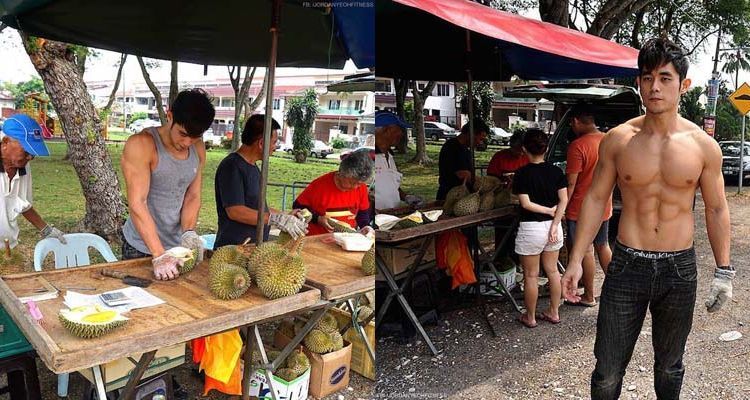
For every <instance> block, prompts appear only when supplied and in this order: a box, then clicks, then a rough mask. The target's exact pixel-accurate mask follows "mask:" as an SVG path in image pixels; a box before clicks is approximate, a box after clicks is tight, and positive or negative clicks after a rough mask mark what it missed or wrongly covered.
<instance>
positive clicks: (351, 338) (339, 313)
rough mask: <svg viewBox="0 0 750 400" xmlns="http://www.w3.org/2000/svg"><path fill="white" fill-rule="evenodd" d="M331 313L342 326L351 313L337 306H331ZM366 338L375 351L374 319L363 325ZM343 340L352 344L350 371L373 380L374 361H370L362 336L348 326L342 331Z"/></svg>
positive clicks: (348, 319)
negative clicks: (344, 331)
mask: <svg viewBox="0 0 750 400" xmlns="http://www.w3.org/2000/svg"><path fill="white" fill-rule="evenodd" d="M331 313H332V314H333V316H334V317H336V321H338V323H339V326H343V325H345V324H347V323H349V322H350V321H351V319H352V316H351V315H352V314H351V313H350V312H348V311H345V310H340V309H338V308H332V309H331ZM363 328H364V330H365V335H367V340H368V341H369V342H370V345H371V346H372V350H373V352H375V321H374V320H373V321H370V323H369V324H367V326H363ZM344 340H346V341H348V342H349V343H351V344H352V363H351V368H352V371H354V372H356V373H358V374H360V375H362V376H364V377H365V378H368V379H372V380H375V363H374V362H372V359H371V358H370V354H369V353H368V352H367V346H366V345H365V342H364V341H363V340H362V338H361V337H360V336H359V334H357V330H356V329H354V328H353V327H352V328H349V329H348V330H347V331H346V333H344Z"/></svg>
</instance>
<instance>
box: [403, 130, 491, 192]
mask: <svg viewBox="0 0 750 400" xmlns="http://www.w3.org/2000/svg"><path fill="white" fill-rule="evenodd" d="M440 147H441V146H439V145H431V144H428V145H427V154H428V156H429V157H430V158H431V159H432V161H433V164H431V165H428V166H421V165H418V164H413V163H410V162H409V160H411V159H412V158H413V157H414V154H415V151H414V149H409V152H407V154H396V165H397V166H398V170H399V171H400V172H401V173H402V174H403V175H404V176H403V178H402V180H401V189H403V190H404V191H405V192H406V193H409V194H417V195H420V196H422V197H424V198H425V200H427V201H431V200H434V199H435V195H436V194H437V190H438V158H439V155H440ZM495 151H497V149H495V148H494V147H493V148H491V149H488V150H486V151H475V152H474V154H475V157H476V162H475V165H477V166H480V165H487V164H488V163H489V162H490V159H491V158H492V156H493V155H494V154H495Z"/></svg>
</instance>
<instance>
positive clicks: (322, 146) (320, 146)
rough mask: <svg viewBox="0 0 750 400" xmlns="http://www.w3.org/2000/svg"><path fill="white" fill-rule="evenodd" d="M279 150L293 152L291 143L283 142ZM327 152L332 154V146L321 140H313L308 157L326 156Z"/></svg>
mask: <svg viewBox="0 0 750 400" xmlns="http://www.w3.org/2000/svg"><path fill="white" fill-rule="evenodd" d="M281 150H283V151H284V152H287V153H289V154H292V153H294V146H293V145H292V143H284V144H283V145H282V146H281ZM329 154H333V147H331V146H329V145H327V144H326V143H325V142H324V141H322V140H314V141H313V148H312V149H311V150H310V157H317V158H326V157H328V155H329Z"/></svg>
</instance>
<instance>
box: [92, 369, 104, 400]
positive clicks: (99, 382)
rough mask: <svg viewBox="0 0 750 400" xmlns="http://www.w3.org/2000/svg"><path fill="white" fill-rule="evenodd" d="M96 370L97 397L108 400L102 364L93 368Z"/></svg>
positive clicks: (100, 399)
mask: <svg viewBox="0 0 750 400" xmlns="http://www.w3.org/2000/svg"><path fill="white" fill-rule="evenodd" d="M91 371H92V372H94V386H95V387H96V397H98V398H99V400H107V391H106V389H105V388H104V379H103V378H102V369H101V366H99V365H97V366H94V367H92V368H91Z"/></svg>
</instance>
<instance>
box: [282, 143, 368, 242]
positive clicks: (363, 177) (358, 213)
mask: <svg viewBox="0 0 750 400" xmlns="http://www.w3.org/2000/svg"><path fill="white" fill-rule="evenodd" d="M374 169H375V168H374V162H373V160H372V158H371V157H370V150H367V149H363V150H358V151H355V152H353V153H351V155H349V156H348V157H347V158H346V159H344V160H343V161H341V164H340V165H339V170H338V171H334V172H329V173H327V174H325V175H323V176H321V177H319V178H317V179H315V180H314V181H312V182H311V183H310V184H309V185H308V186H307V187H306V188H305V190H304V191H302V193H300V195H299V196H298V197H297V199H296V200H295V201H294V208H295V209H301V208H307V209H308V210H309V211H310V212H311V213H312V215H313V217H312V221H311V223H310V225H308V229H309V230H308V233H307V234H308V235H309V236H313V235H320V234H323V233H328V232H331V231H333V226H332V225H331V222H329V220H330V219H336V220H338V221H341V222H343V223H345V224H347V225H349V226H351V227H352V228H355V229H356V228H358V227H360V228H362V229H361V230H360V232H361V233H362V234H364V235H367V234H368V232H370V231H371V230H372V228H371V227H370V226H369V223H370V199H369V197H368V188H367V185H368V183H369V182H370V181H371V180H372V175H373V171H374Z"/></svg>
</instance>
